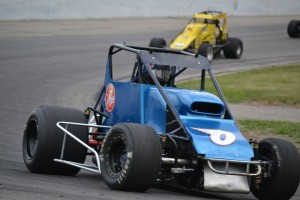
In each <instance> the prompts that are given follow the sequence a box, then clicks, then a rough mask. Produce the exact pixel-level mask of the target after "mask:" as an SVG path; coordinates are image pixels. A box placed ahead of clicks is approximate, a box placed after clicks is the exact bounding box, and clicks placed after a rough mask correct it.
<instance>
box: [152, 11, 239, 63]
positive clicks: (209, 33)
mask: <svg viewBox="0 0 300 200" xmlns="http://www.w3.org/2000/svg"><path fill="white" fill-rule="evenodd" d="M149 46H150V47H158V48H163V47H167V43H166V40H165V39H163V38H157V37H155V38H152V39H151V41H150V44H149ZM169 47H170V48H171V49H177V50H184V51H188V52H192V53H196V54H200V55H202V56H205V57H207V58H208V60H209V61H210V62H211V61H212V59H213V57H214V55H217V54H220V53H221V51H223V53H224V56H225V57H227V58H240V57H241V55H242V53H243V43H242V41H241V40H240V39H239V38H229V37H228V28H227V14H226V13H224V12H218V11H204V12H200V13H196V14H194V15H193V17H192V19H191V20H190V21H189V22H188V24H187V25H186V26H185V28H184V29H183V30H182V31H181V33H180V34H179V35H178V36H177V37H176V38H175V39H174V40H173V41H172V42H171V44H170V45H169Z"/></svg>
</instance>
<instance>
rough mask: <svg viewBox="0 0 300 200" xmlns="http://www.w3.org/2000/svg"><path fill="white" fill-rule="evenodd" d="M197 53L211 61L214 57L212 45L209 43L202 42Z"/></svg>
mask: <svg viewBox="0 0 300 200" xmlns="http://www.w3.org/2000/svg"><path fill="white" fill-rule="evenodd" d="M198 54H199V55H201V56H204V57H206V58H207V59H208V61H209V62H211V61H212V60H213V58H214V49H213V46H212V45H211V44H209V43H202V44H200V46H199V49H198Z"/></svg>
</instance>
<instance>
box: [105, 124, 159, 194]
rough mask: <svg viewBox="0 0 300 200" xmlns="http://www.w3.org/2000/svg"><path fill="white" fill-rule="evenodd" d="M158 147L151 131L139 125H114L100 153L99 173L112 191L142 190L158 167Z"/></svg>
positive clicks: (156, 137) (154, 175) (149, 185)
mask: <svg viewBox="0 0 300 200" xmlns="http://www.w3.org/2000/svg"><path fill="white" fill-rule="evenodd" d="M161 151H162V150H161V144H160V140H159V137H158V136H157V134H156V132H155V131H154V129H152V128H151V127H149V126H144V125H139V124H127V123H124V124H117V125H116V126H114V127H113V128H112V129H111V131H110V132H109V133H107V135H106V136H105V139H104V141H103V144H102V147H101V151H100V160H101V162H100V166H101V173H102V177H103V179H104V181H105V183H106V184H107V185H108V186H109V187H110V188H111V189H115V190H130V191H145V190H147V189H149V188H150V187H151V186H152V184H153V183H154V182H155V180H156V178H157V176H158V173H159V171H160V166H161Z"/></svg>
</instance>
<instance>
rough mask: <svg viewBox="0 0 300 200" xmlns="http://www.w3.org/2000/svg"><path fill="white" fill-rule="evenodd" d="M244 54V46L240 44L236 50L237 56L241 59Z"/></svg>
mask: <svg viewBox="0 0 300 200" xmlns="http://www.w3.org/2000/svg"><path fill="white" fill-rule="evenodd" d="M241 54H242V46H241V45H240V44H239V45H238V47H237V48H236V55H237V56H238V57H240V55H241Z"/></svg>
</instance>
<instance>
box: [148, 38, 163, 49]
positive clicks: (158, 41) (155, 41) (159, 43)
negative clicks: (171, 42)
mask: <svg viewBox="0 0 300 200" xmlns="http://www.w3.org/2000/svg"><path fill="white" fill-rule="evenodd" d="M166 46H167V42H166V40H165V39H163V38H156V37H155V38H152V39H151V41H150V43H149V47H156V48H165V47H166Z"/></svg>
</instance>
